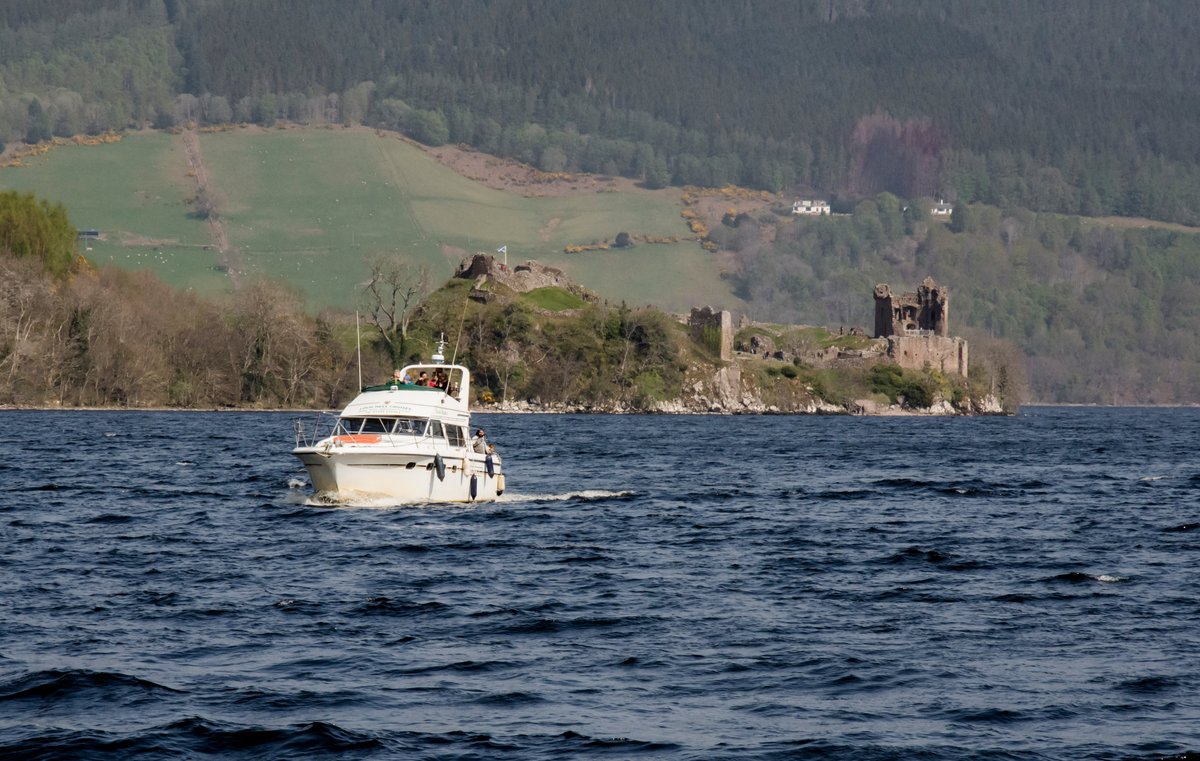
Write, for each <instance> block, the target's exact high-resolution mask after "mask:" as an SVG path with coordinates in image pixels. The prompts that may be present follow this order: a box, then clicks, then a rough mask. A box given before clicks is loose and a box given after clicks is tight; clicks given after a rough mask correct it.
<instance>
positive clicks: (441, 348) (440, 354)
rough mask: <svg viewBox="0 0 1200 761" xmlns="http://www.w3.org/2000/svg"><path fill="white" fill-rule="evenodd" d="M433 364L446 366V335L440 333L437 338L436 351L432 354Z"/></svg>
mask: <svg viewBox="0 0 1200 761" xmlns="http://www.w3.org/2000/svg"><path fill="white" fill-rule="evenodd" d="M433 363H434V364H435V365H444V364H446V334H445V333H442V334H441V335H440V336H439V337H438V345H437V351H435V352H434V353H433Z"/></svg>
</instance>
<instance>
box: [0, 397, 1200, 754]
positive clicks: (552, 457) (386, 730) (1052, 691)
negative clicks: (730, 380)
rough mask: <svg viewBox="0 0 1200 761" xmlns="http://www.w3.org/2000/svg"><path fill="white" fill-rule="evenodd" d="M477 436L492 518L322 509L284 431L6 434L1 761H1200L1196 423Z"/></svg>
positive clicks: (202, 420) (870, 422) (1061, 420)
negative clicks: (499, 466) (197, 760)
mask: <svg viewBox="0 0 1200 761" xmlns="http://www.w3.org/2000/svg"><path fill="white" fill-rule="evenodd" d="M479 419H482V420H483V422H484V423H485V425H486V426H487V428H488V430H489V433H490V435H491V436H492V438H494V439H495V440H496V441H497V442H498V443H499V445H500V447H501V449H502V451H503V452H504V453H505V454H506V455H507V460H506V463H505V464H506V467H507V471H508V473H509V488H510V490H511V491H510V493H509V494H507V495H505V501H504V502H501V503H498V504H490V505H475V506H467V507H464V506H458V507H429V506H426V507H393V508H379V507H374V508H340V509H330V508H322V507H313V506H308V505H306V504H304V495H303V493H302V492H301V491H298V490H296V489H295V488H293V487H289V481H291V482H293V483H295V482H296V481H297V480H299V479H302V477H303V476H302V471H299V470H298V468H297V466H296V464H294V462H293V461H292V459H291V457H290V455H288V454H287V453H286V452H287V449H288V448H289V446H290V443H291V428H290V420H289V416H283V415H274V414H229V413H227V414H166V413H100V412H75V413H46V412H8V413H2V414H0V426H2V430H3V434H2V435H0V488H2V490H3V494H2V497H0V757H2V758H25V757H36V758H62V757H95V758H106V757H108V758H127V757H138V758H189V757H199V756H208V755H212V756H220V757H223V758H263V759H267V758H272V759H273V758H294V757H312V756H330V757H333V756H336V757H344V758H431V759H443V758H460V759H493V758H513V759H525V758H531V759H558V758H570V757H591V756H600V757H606V758H617V759H625V758H645V759H657V758H664V759H725V758H730V759H734V758H739V759H740V758H756V759H757V758H763V759H804V758H825V759H842V758H845V759H850V758H853V759H863V758H865V759H914V758H916V759H943V758H946V759H951V758H953V759H957V758H993V759H1043V758H1045V759H1077V758H1099V759H1124V758H1134V759H1149V758H1164V757H1185V756H1184V754H1187V753H1189V752H1191V753H1192V754H1194V753H1195V752H1197V751H1200V461H1198V459H1197V444H1198V442H1200V411H1195V410H1075V409H1072V410H1057V409H1056V410H1032V411H1027V412H1026V414H1023V415H1021V416H1018V417H1014V418H986V419H850V418H818V417H738V418H727V417H591V416H480V417H477V420H479ZM1189 757H1193V758H1194V757H1196V756H1195V755H1191V756H1189Z"/></svg>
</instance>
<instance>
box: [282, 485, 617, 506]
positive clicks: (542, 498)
mask: <svg viewBox="0 0 1200 761" xmlns="http://www.w3.org/2000/svg"><path fill="white" fill-rule="evenodd" d="M288 486H289V487H291V491H289V492H288V495H287V498H286V499H285V502H286V503H287V504H289V505H305V506H307V507H353V508H367V509H388V508H395V507H450V508H464V507H476V506H477V507H487V506H488V505H512V504H544V503H547V502H578V503H584V502H604V501H608V500H628V499H633V497H634V496H635V493H634V492H632V491H607V490H604V489H581V490H579V491H569V492H563V493H562V494H522V493H519V492H505V493H504V494H502V495H500V496H499V497H497V498H496V499H494V500H480V501H478V502H436V501H422V500H406V501H400V500H397V499H396V498H395V497H378V496H373V495H365V494H364V495H353V494H348V495H343V496H341V497H336V498H335V497H331V496H328V495H325V494H320V493H317V494H312V493H308V492H303V491H299V489H300V488H301V487H302V486H303V484H293V483H289V484H288Z"/></svg>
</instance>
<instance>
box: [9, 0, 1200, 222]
mask: <svg viewBox="0 0 1200 761" xmlns="http://www.w3.org/2000/svg"><path fill="white" fill-rule="evenodd" d="M1198 39H1200V15H1198V14H1196V13H1195V12H1194V5H1193V4H1192V3H1190V2H1188V1H1187V0H1161V1H1160V2H1154V3H1130V2H1123V1H1122V0H1100V1H1099V2H1094V3H1088V4H1078V3H1057V4H1045V3H1041V2H1035V1H1034V0H1009V2H1004V3H952V2H946V1H945V0H914V1H913V2H905V3H899V4H898V3H893V2H888V1H886V0H878V1H875V0H809V1H808V2H797V3H774V2H748V3H738V4H731V3H728V2H722V1H720V0H700V1H695V0H686V1H685V0H656V2H651V3H644V2H637V1H636V0H615V1H614V2H609V3H605V4H604V6H603V8H602V9H600V8H598V7H597V6H596V5H595V4H594V3H591V2H585V1H584V0H496V1H495V2H489V3H478V2H470V1H469V0H436V1H434V0H415V1H414V2H405V3H374V2H369V1H368V0H348V1H347V2H342V3H337V4H315V3H302V4H296V3H292V2H287V1H286V0H98V1H97V2H86V3H85V2H78V1H73V2H55V3H41V2H35V1H34V0H13V1H12V2H8V3H5V4H4V6H3V8H0V140H6V141H9V142H12V141H17V140H24V139H35V140H36V139H44V138H45V137H48V136H49V135H50V134H72V133H76V132H83V131H100V130H104V129H108V128H123V127H126V126H129V125H131V124H133V125H143V124H155V125H158V126H167V125H170V124H173V123H178V122H180V121H199V122H212V123H221V122H228V121H242V122H257V123H268V124H269V123H272V122H273V121H274V120H276V119H279V118H286V119H290V120H295V121H301V122H305V123H325V122H339V123H360V122H362V123H368V124H373V125H378V126H384V127H389V128H399V129H403V130H405V131H407V132H408V133H409V134H411V135H412V136H413V137H415V138H416V139H418V140H421V141H423V142H427V143H433V144H437V143H439V142H445V141H453V142H463V143H469V144H471V145H474V146H477V147H479V148H482V149H483V150H486V151H489V152H493V153H497V154H500V155H505V156H512V157H516V158H519V159H521V160H523V161H527V162H529V163H531V164H535V165H537V166H540V167H541V168H543V169H546V170H548V171H560V170H563V169H567V170H582V171H593V172H603V173H607V174H624V175H627V176H635V177H639V178H643V179H644V180H645V181H646V182H647V183H649V184H651V185H663V184H669V183H675V184H681V185H683V184H694V185H705V186H720V185H723V184H725V183H729V182H733V183H737V184H741V185H745V186H751V187H759V188H766V189H770V190H779V189H780V188H783V187H792V188H796V189H797V190H805V191H814V192H817V193H822V194H837V195H839V196H843V197H849V198H862V197H865V196H870V195H874V194H875V193H878V192H881V191H889V192H892V193H895V194H897V195H900V196H902V197H914V196H920V195H929V196H933V195H944V196H947V197H950V198H953V199H956V200H961V201H965V202H983V203H989V204H994V205H999V206H1004V207H1009V206H1020V207H1026V208H1030V209H1034V210H1042V211H1054V212H1063V213H1083V214H1088V215H1102V214H1123V215H1132V216H1146V217H1152V218H1157V219H1164V220H1173V221H1179V222H1185V223H1189V224H1196V223H1198V222H1200V143H1198V142H1197V141H1196V140H1195V139H1194V136H1193V135H1192V134H1191V130H1189V129H1188V127H1187V125H1189V124H1190V123H1191V122H1192V121H1193V120H1194V118H1195V114H1197V113H1200V87H1198V85H1200V55H1198V54H1197V52H1198V51H1197V45H1198V43H1197V42H1196V40H1198Z"/></svg>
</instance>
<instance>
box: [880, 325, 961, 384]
mask: <svg viewBox="0 0 1200 761" xmlns="http://www.w3.org/2000/svg"><path fill="white" fill-rule="evenodd" d="M887 355H888V358H889V359H890V360H891V361H893V362H895V363H896V364H897V365H900V366H901V367H903V368H906V369H909V370H921V369H923V368H924V367H925V366H926V365H927V364H928V365H929V367H932V368H933V369H934V370H940V371H941V372H942V373H943V374H946V375H951V374H957V375H961V376H962V377H964V378H966V377H967V365H968V360H969V357H968V352H967V342H966V340H965V339H963V338H957V337H956V338H949V337H947V336H936V335H928V334H927V335H918V336H889V337H888V348H887Z"/></svg>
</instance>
